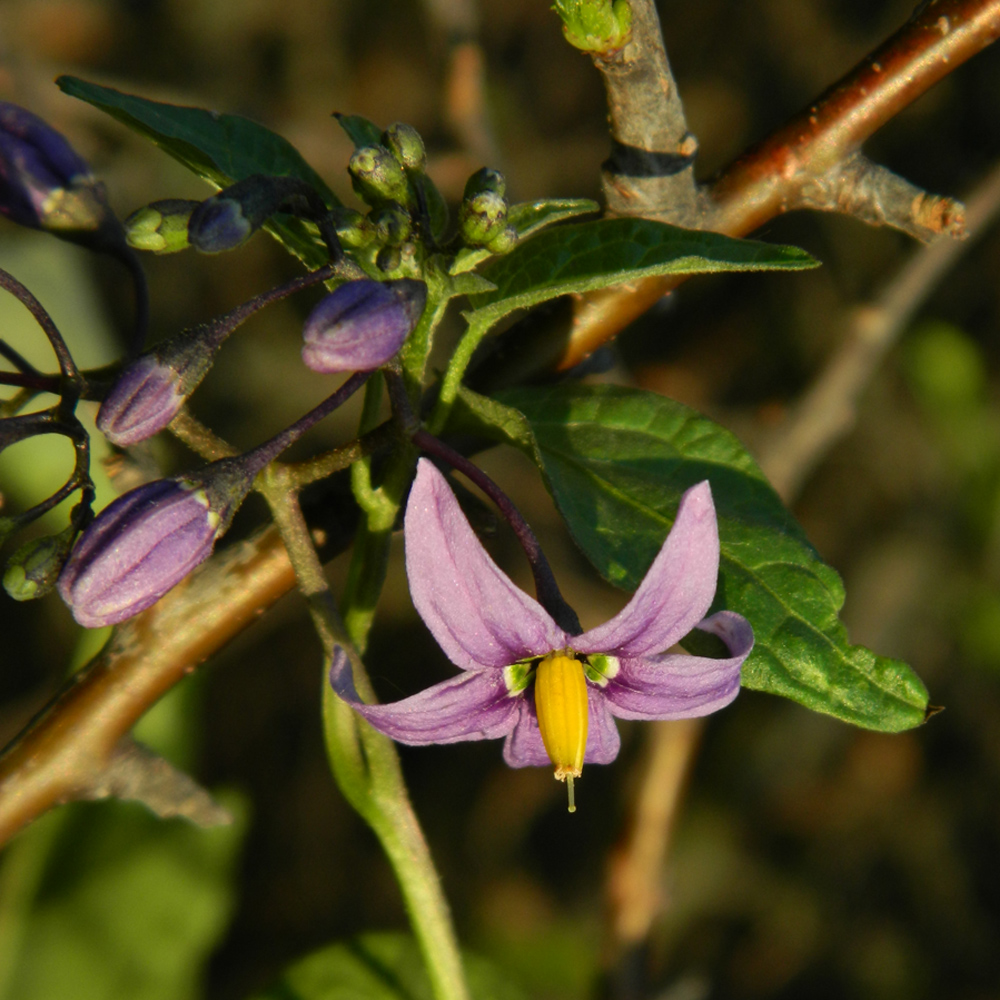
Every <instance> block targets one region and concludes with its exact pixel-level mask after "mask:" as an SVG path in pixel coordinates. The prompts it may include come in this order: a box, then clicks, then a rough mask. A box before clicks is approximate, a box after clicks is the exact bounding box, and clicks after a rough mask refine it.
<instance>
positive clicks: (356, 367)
mask: <svg viewBox="0 0 1000 1000" xmlns="http://www.w3.org/2000/svg"><path fill="white" fill-rule="evenodd" d="M426 301H427V286H426V285H425V284H424V283H423V282H422V281H414V280H412V279H410V278H402V279H400V280H398V281H385V282H381V281H372V280H369V279H367V278H365V279H362V280H361V281H348V282H346V283H345V284H343V285H341V286H340V287H339V288H337V289H336V290H334V291H333V292H331V293H330V294H329V295H328V296H327V297H326V298H325V299H323V301H322V302H320V303H319V305H318V306H316V308H315V309H314V310H313V311H312V313H310V315H309V318H308V319H307V320H306V323H305V327H304V328H303V331H302V335H303V338H304V340H305V346H304V347H303V348H302V360H303V361H305V363H306V365H307V366H308V367H309V368H311V369H312V370H313V371H317V372H324V373H332V372H347V371H371V370H372V369H374V368H378V367H379V366H380V365H383V364H385V362H386V361H388V360H389V359H390V358H391V357H392V356H393V355H394V354H395V353H396V352H397V351H398V350H399V349H400V347H402V346H403V342H404V341H405V340H406V338H407V337H408V336H409V335H410V333H411V331H412V330H413V328H414V327H415V326H416V325H417V321H418V320H419V319H420V314H421V313H422V312H423V311H424V304H425V303H426Z"/></svg>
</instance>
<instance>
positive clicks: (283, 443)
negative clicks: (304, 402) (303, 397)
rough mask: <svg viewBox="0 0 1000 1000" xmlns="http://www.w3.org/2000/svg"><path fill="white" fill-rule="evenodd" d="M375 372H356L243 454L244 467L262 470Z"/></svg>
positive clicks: (253, 473)
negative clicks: (294, 418) (275, 432)
mask: <svg viewBox="0 0 1000 1000" xmlns="http://www.w3.org/2000/svg"><path fill="white" fill-rule="evenodd" d="M373 374H374V372H355V373H354V374H353V375H352V376H351V377H350V378H349V379H348V380H347V381H346V382H345V383H344V384H343V385H342V386H341V387H340V388H339V389H338V390H337V391H336V392H335V393H333V395H332V396H327V398H326V399H324V400H323V402H322V403H320V404H319V405H318V406H316V407H314V408H313V409H311V410H310V411H309V412H308V413H307V414H305V415H304V416H302V417H299V419H298V420H296V421H295V423H294V424H292V425H291V426H289V427H286V428H285V429H284V430H283V431H282V432H281V433H280V434H278V435H277V436H275V437H273V438H271V440H270V441H265V442H264V443H263V444H260V445H258V446H257V447H256V448H254V449H252V450H251V451H248V452H247V453H246V454H245V455H243V456H241V459H240V461H241V462H244V463H245V466H244V467H245V468H246V470H247V472H248V473H250V474H252V475H256V474H257V473H258V472H260V470H261V469H263V468H264V466H265V465H267V463H268V462H270V461H272V460H273V459H275V458H277V456H278V455H280V454H281V452H283V451H284V450H285V449H286V448H288V447H289V446H290V445H292V444H294V443H295V442H296V441H298V439H299V438H300V437H302V435H303V434H305V432H306V431H307V430H309V428H310V427H312V426H313V425H314V424H317V423H319V421H321V420H322V419H323V418H324V417H326V416H328V415H329V414H331V413H333V411H334V410H336V409H337V407H339V406H342V405H343V404H344V403H346V402H347V400H348V399H350V398H351V396H353V395H354V394H355V393H356V392H357V391H358V389H360V388H361V387H362V386H363V385H364V384H365V382H367V381H368V379H370V378H371V377H372V375H373Z"/></svg>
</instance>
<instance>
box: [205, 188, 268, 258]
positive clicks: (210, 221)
mask: <svg viewBox="0 0 1000 1000" xmlns="http://www.w3.org/2000/svg"><path fill="white" fill-rule="evenodd" d="M264 218H266V216H265V217H264ZM262 223H263V219H261V220H258V219H256V218H255V217H254V215H253V214H252V213H248V212H247V211H245V206H244V205H243V204H242V203H241V202H240V200H239V199H238V198H231V197H229V196H228V195H227V194H226V192H224V191H223V192H220V193H219V194H216V195H213V196H212V197H211V198H207V199H206V200H205V201H203V202H202V203H201V204H200V205H199V206H198V207H197V208H196V209H195V210H194V211H193V212H192V213H191V218H190V219H189V220H188V227H187V237H188V240H189V241H190V243H191V246H193V247H194V248H195V249H196V250H200V251H201V252H202V253H223V252H224V251H226V250H235V249H236V247H238V246H239V245H240V244H241V243H245V242H246V241H247V240H248V239H250V237H251V236H253V234H254V233H255V232H256V231H257V230H258V229H259V228H260V226H261V224H262Z"/></svg>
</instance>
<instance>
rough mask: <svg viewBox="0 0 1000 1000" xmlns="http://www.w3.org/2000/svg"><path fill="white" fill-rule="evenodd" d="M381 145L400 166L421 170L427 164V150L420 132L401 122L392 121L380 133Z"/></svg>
mask: <svg viewBox="0 0 1000 1000" xmlns="http://www.w3.org/2000/svg"><path fill="white" fill-rule="evenodd" d="M382 145H383V146H385V147H386V149H388V150H389V151H390V152H391V153H392V155H393V156H395V157H396V159H397V161H398V162H399V163H400V165H401V166H403V167H405V168H406V169H407V170H416V171H420V172H422V171H423V170H424V168H425V167H426V166H427V151H426V150H425V149H424V140H423V139H421V138H420V133H419V132H418V131H417V130H416V129H415V128H414V127H413V126H412V125H406V124H404V123H403V122H394V123H393V124H392V125H390V126H389V127H388V128H387V129H386V130H385V131H384V132H383V133H382Z"/></svg>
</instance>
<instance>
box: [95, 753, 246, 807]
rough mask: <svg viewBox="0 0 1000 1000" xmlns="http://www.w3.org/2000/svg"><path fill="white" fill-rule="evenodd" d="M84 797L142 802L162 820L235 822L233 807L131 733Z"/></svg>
mask: <svg viewBox="0 0 1000 1000" xmlns="http://www.w3.org/2000/svg"><path fill="white" fill-rule="evenodd" d="M80 797H81V798H84V799H106V798H111V797H114V798H116V799H128V800H131V801H134V802H141V803H142V804H143V805H144V806H146V808H147V809H149V810H150V811H151V812H153V813H155V814H156V815H157V816H159V817H160V818H161V819H170V818H172V817H174V816H181V817H183V818H184V819H186V820H190V822H192V823H194V824H195V825H197V826H202V827H209V826H225V825H227V824H229V823H232V821H233V817H232V814H231V813H230V812H229V810H228V809H225V808H223V807H222V806H221V805H219V803H218V802H216V801H215V799H213V798H212V796H211V795H209V793H208V792H207V791H206V790H205V789H204V788H202V787H201V785H199V784H198V783H197V782H196V781H195V780H194V778H192V777H190V776H189V775H187V774H185V773H184V772H183V771H179V770H178V769H177V768H176V767H174V765H173V764H171V763H170V762H169V761H167V760H164V759H163V758H162V757H160V756H159V755H157V754H155V753H153V751H152V750H150V749H148V748H147V747H144V746H142V745H141V744H139V743H137V742H136V741H135V740H133V739H132V738H131V737H130V736H126V737H124V738H123V739H122V740H120V741H119V743H118V744H117V746H116V747H115V749H114V753H113V754H112V758H111V762H110V764H109V765H108V766H107V767H106V768H105V769H104V771H102V772H101V774H100V776H99V777H98V778H97V779H96V780H95V781H94V783H93V784H92V785H91V787H90V788H89V789H87V790H86V792H84V793H83V794H82V795H81V796H80Z"/></svg>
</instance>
